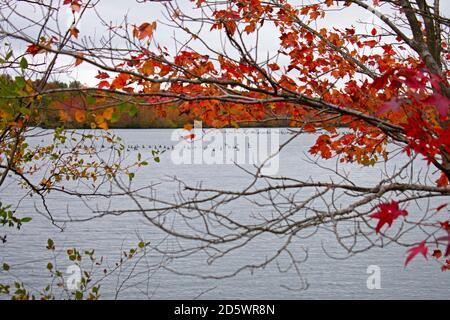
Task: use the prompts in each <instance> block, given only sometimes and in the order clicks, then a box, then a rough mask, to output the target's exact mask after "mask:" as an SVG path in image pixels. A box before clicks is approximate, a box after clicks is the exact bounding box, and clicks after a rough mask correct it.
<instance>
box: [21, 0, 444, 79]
mask: <svg viewBox="0 0 450 320" xmlns="http://www.w3.org/2000/svg"><path fill="white" fill-rule="evenodd" d="M222 2H223V1H222ZM369 2H370V3H371V2H372V0H369ZM172 3H173V4H174V5H178V6H180V8H181V9H182V10H183V11H186V12H190V13H192V14H195V13H194V12H198V11H193V10H192V9H193V7H194V5H193V3H192V2H191V1H189V0H179V1H172ZM291 3H293V4H300V3H307V1H291ZM19 10H21V12H22V13H24V14H25V15H27V16H28V17H33V16H39V15H40V13H39V12H35V11H33V9H32V7H31V6H30V5H27V4H23V7H19ZM97 10H98V12H99V13H100V14H101V16H102V17H103V18H104V19H105V20H107V21H111V22H112V24H113V25H116V24H119V23H121V22H122V20H123V18H124V16H125V15H127V17H128V21H129V23H131V24H136V25H140V24H141V23H143V22H150V21H155V20H157V21H160V22H162V21H166V19H165V18H164V16H163V12H165V10H164V8H163V6H162V5H161V4H160V3H156V2H146V3H137V2H136V0H100V1H99V4H98V7H97ZM441 12H442V14H443V15H445V16H449V14H450V0H443V1H442V0H441ZM71 16H72V14H71V12H70V10H69V9H67V10H66V11H65V12H62V14H61V15H60V17H59V20H60V21H59V23H60V24H61V25H62V26H64V25H66V26H67V25H68V24H70V21H71V19H72V18H71ZM358 22H363V23H369V24H372V23H374V22H375V23H376V24H379V23H380V21H379V20H378V19H377V18H374V16H373V15H368V14H367V12H366V11H364V10H362V9H360V8H359V7H357V6H352V7H350V8H347V9H345V10H343V11H336V12H330V13H328V15H327V17H326V19H325V20H322V21H321V20H319V22H318V24H319V27H328V28H330V27H338V28H341V27H349V26H352V25H353V26H356V27H359V28H366V29H369V30H371V28H372V27H371V26H370V25H369V26H367V25H366V26H364V25H363V24H358ZM17 23H18V24H20V23H23V21H20V22H19V21H17ZM78 29H79V30H80V37H83V36H95V37H96V38H97V39H98V38H100V36H101V35H102V34H104V32H105V27H104V26H102V24H101V23H100V21H99V19H98V17H97V16H96V14H95V13H94V12H90V13H88V14H86V15H85V16H84V17H83V18H82V20H81V21H80V23H79V25H78ZM207 29H209V28H206V30H207ZM193 30H195V29H193ZM219 35H220V33H219V32H217V31H213V32H209V30H207V32H204V33H202V34H201V36H202V37H203V38H205V40H206V41H207V42H208V44H210V45H212V46H214V45H215V46H217V47H220V45H221V43H220V36H219ZM155 36H156V40H157V42H158V43H160V44H161V45H162V46H166V47H167V48H169V49H170V50H174V49H175V41H174V37H177V38H178V39H179V40H180V41H182V40H183V39H184V38H183V32H182V31H181V32H180V30H174V29H171V28H168V27H166V26H164V25H163V24H162V23H158V29H157V31H156V34H155ZM277 37H278V35H277V33H276V32H275V30H274V29H273V28H270V26H269V25H267V27H266V28H265V29H264V30H263V32H262V33H261V38H260V47H259V52H260V53H261V56H262V57H266V55H267V53H269V55H271V54H273V53H274V52H277V50H278V47H279V41H278V39H277ZM249 41H251V39H249ZM118 45H119V43H118ZM194 46H199V47H198V48H201V47H200V43H199V42H198V41H197V44H194ZM202 51H204V50H202ZM96 74H97V69H96V68H94V67H91V66H89V65H87V64H81V65H80V66H79V67H78V68H76V69H75V70H74V71H73V72H72V73H71V74H70V77H71V78H72V79H77V80H79V81H81V82H83V83H87V84H91V85H92V84H95V83H96V79H95V75H96ZM62 80H67V79H62Z"/></svg>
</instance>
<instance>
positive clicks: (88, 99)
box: [86, 96, 97, 105]
mask: <svg viewBox="0 0 450 320" xmlns="http://www.w3.org/2000/svg"><path fill="white" fill-rule="evenodd" d="M86 101H87V103H88V104H90V105H93V104H96V103H97V99H95V97H93V96H87V98H86Z"/></svg>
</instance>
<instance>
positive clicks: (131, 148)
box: [126, 143, 252, 152]
mask: <svg viewBox="0 0 450 320" xmlns="http://www.w3.org/2000/svg"><path fill="white" fill-rule="evenodd" d="M241 147H242V145H239V144H235V145H229V144H226V143H224V144H223V145H221V146H217V145H214V146H212V145H200V146H199V145H197V144H195V143H190V144H184V145H183V146H182V148H181V149H182V150H194V149H200V148H201V149H203V150H208V149H209V150H211V151H216V149H217V150H220V151H222V150H224V149H229V150H230V149H234V150H240V149H241ZM244 148H245V147H244ZM247 148H248V149H251V148H252V144H250V143H247ZM145 149H148V150H151V151H158V152H164V151H171V150H174V149H175V146H173V145H170V146H168V145H159V146H158V145H127V146H126V150H127V151H128V152H130V151H138V150H145Z"/></svg>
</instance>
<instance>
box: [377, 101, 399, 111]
mask: <svg viewBox="0 0 450 320" xmlns="http://www.w3.org/2000/svg"><path fill="white" fill-rule="evenodd" d="M401 106H402V101H401V100H398V99H393V100H391V101H387V102H385V103H383V105H382V106H381V107H380V108H379V109H378V110H377V112H376V114H377V115H380V114H383V113H385V112H387V111H394V112H398V111H400V107H401Z"/></svg>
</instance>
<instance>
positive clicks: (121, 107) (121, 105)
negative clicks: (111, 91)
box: [119, 102, 127, 112]
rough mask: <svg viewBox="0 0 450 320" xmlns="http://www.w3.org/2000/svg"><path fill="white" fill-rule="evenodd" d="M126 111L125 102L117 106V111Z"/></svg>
mask: <svg viewBox="0 0 450 320" xmlns="http://www.w3.org/2000/svg"><path fill="white" fill-rule="evenodd" d="M126 110H127V104H126V103H125V102H124V103H121V104H119V111H120V112H125V111H126Z"/></svg>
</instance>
